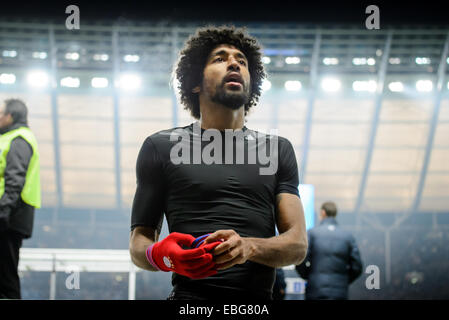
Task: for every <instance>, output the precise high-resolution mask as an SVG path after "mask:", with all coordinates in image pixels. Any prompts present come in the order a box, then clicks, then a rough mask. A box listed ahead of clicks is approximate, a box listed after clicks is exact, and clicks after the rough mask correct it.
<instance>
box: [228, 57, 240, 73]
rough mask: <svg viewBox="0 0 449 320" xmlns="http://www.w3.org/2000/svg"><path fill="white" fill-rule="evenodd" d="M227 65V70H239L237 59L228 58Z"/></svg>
mask: <svg viewBox="0 0 449 320" xmlns="http://www.w3.org/2000/svg"><path fill="white" fill-rule="evenodd" d="M229 60H230V61H229V65H228V70H232V71H240V65H239V63H238V61H237V59H235V58H233V57H230V58H229Z"/></svg>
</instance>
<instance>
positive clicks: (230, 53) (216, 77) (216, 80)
mask: <svg viewBox="0 0 449 320" xmlns="http://www.w3.org/2000/svg"><path fill="white" fill-rule="evenodd" d="M197 88H198V89H199V92H201V93H202V94H204V95H205V96H207V97H208V98H209V99H210V100H211V101H213V102H216V103H219V104H222V105H224V106H226V107H228V108H230V109H233V110H237V109H239V108H240V107H242V106H243V105H244V104H246V103H247V102H248V100H249V97H250V74H249V70H248V60H247V59H246V57H245V55H244V54H243V53H242V52H241V51H240V50H239V49H237V48H236V47H234V46H232V45H226V44H223V45H219V46H217V47H216V48H215V49H213V50H212V52H211V53H210V55H209V57H208V58H207V62H206V66H205V68H204V71H203V83H202V86H201V88H199V87H197Z"/></svg>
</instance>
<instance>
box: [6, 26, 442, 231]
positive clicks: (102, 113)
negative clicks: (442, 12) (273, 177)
mask: <svg viewBox="0 0 449 320" xmlns="http://www.w3.org/2000/svg"><path fill="white" fill-rule="evenodd" d="M237 26H238V25H237ZM197 27H199V25H195V24H191V23H182V24H178V25H175V24H170V23H166V24H164V23H158V24H142V23H135V24H131V23H129V22H127V23H123V24H114V25H111V24H109V25H108V24H107V23H102V22H98V23H96V24H94V23H91V24H86V23H83V25H82V27H81V29H80V30H68V29H66V27H65V25H63V24H62V23H61V24H54V23H46V22H29V23H27V22H17V21H2V22H0V53H3V55H2V56H0V74H14V75H15V77H16V81H15V83H14V84H0V99H1V100H3V99H6V98H8V97H10V96H17V97H21V98H23V99H25V100H26V102H27V103H28V105H29V108H30V124H31V127H32V129H33V130H34V132H35V133H36V135H37V137H38V141H39V146H40V149H41V166H42V168H41V172H42V181H43V193H44V194H43V197H44V198H43V205H44V206H45V207H46V208H62V209H63V208H79V209H80V210H81V209H90V208H96V209H107V210H115V209H118V210H126V211H129V208H130V206H131V202H132V197H133V194H134V191H135V172H134V170H135V161H136V158H137V152H138V150H139V148H140V146H141V144H142V142H143V140H144V139H145V137H146V136H148V135H151V134H152V133H154V132H156V131H159V130H162V129H167V128H169V127H173V126H182V125H186V124H188V123H190V122H192V121H193V119H192V118H191V117H190V116H189V115H188V114H187V113H186V111H185V110H183V108H182V106H181V105H179V103H178V102H177V100H176V95H175V93H174V92H173V90H172V89H171V87H170V85H169V82H170V76H171V72H172V69H173V64H174V63H175V62H176V58H177V55H178V53H179V50H180V49H181V48H182V46H183V43H184V41H185V40H186V39H187V38H188V36H189V35H191V34H193V33H194V31H195V30H196V28H197ZM246 27H247V30H248V32H249V33H250V34H251V35H253V36H255V37H256V38H257V39H258V40H259V42H260V43H261V45H262V47H263V53H264V56H265V57H266V58H269V63H268V59H267V60H266V61H267V64H266V65H265V66H266V69H267V72H268V75H269V78H268V80H269V81H270V82H271V84H272V86H271V89H270V90H267V91H265V92H264V93H263V95H262V98H261V100H260V103H259V105H258V106H256V107H255V108H254V110H251V112H250V114H249V116H248V123H247V126H248V127H250V128H253V129H258V130H261V131H264V130H268V129H269V128H278V129H279V134H280V135H281V136H284V137H286V138H288V139H289V140H290V141H291V142H292V144H293V145H294V147H295V151H296V156H297V161H298V165H299V169H300V179H301V183H307V184H313V185H315V188H316V207H317V208H318V207H319V205H320V204H321V202H323V201H325V200H334V201H335V202H336V203H337V204H338V206H339V208H340V211H341V212H342V213H352V214H355V215H356V216H357V219H364V218H363V217H364V216H368V215H369V214H373V213H374V214H382V213H385V214H393V215H395V216H397V217H398V219H396V220H395V221H396V222H395V223H394V224H393V225H398V224H400V223H401V221H402V220H403V219H405V218H406V217H408V216H409V215H410V214H426V213H430V214H435V213H447V212H448V209H447V208H448V207H449V165H448V163H449V139H448V137H449V93H448V92H449V85H448V80H449V77H448V64H449V60H448V43H449V30H448V29H444V28H441V27H438V26H422V27H413V28H412V27H408V26H403V27H400V26H395V27H394V28H385V29H381V30H365V29H361V28H360V27H359V26H357V27H356V26H345V25H341V26H339V25H336V26H332V27H326V26H308V25H304V26H301V25H296V24H285V25H283V24H269V23H266V24H263V23H251V24H248V25H246ZM39 53H42V54H41V56H39ZM74 53H75V54H76V59H72V58H73V57H71V56H70V55H72V54H74ZM127 56H128V58H126V57H127ZM288 57H290V58H291V57H294V58H295V59H296V60H295V59H294V60H293V61H294V63H287V60H286V58H288ZM134 59H136V60H137V61H133V60H134ZM325 59H327V60H325ZM329 59H330V60H329ZM357 59H358V60H357ZM31 69H41V70H46V71H47V72H48V73H49V79H50V84H51V85H49V86H48V87H47V88H44V89H42V90H39V91H36V90H34V89H33V90H31V89H30V88H29V87H28V86H27V84H26V75H27V72H28V71H29V70H31ZM129 72H132V73H137V74H139V75H140V76H141V78H142V88H141V90H140V91H138V92H134V93H124V92H122V91H121V90H120V89H119V88H117V87H116V86H115V85H114V84H115V83H116V81H117V80H118V79H119V77H120V75H121V74H122V73H129ZM328 76H331V77H334V78H338V79H339V80H340V81H341V90H340V91H339V92H331V93H330V92H325V91H323V89H322V88H321V86H320V84H321V81H322V80H323V79H324V78H325V77H328ZM64 77H77V78H78V79H79V87H77V88H67V87H62V86H61V83H60V81H61V79H62V78H64ZM93 77H104V78H106V79H108V85H107V86H106V88H101V89H96V88H92V86H91V80H92V78H93ZM419 80H427V83H429V81H431V82H432V87H431V88H430V91H428V92H418V91H417V88H416V86H415V85H416V82H417V81H419ZM285 81H300V82H301V90H299V91H294V92H292V91H286V89H285V87H284V83H285ZM354 81H374V82H375V83H376V87H375V89H374V90H371V91H367V92H355V91H354V90H353V88H352V87H351V85H354V83H353V82H354ZM399 81H400V82H402V83H403V90H402V91H401V92H395V91H392V90H390V89H389V85H390V84H391V83H392V82H399ZM373 223H374V224H376V222H373Z"/></svg>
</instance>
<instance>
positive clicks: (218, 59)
mask: <svg viewBox="0 0 449 320" xmlns="http://www.w3.org/2000/svg"><path fill="white" fill-rule="evenodd" d="M215 61H224V60H223V58H220V57H218V58H216V59H215V60H214V62H215Z"/></svg>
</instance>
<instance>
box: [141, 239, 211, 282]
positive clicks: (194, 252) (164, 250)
mask: <svg viewBox="0 0 449 320" xmlns="http://www.w3.org/2000/svg"><path fill="white" fill-rule="evenodd" d="M194 241H195V238H194V237H193V236H191V235H189V234H184V233H178V232H173V233H171V234H169V235H168V236H167V237H166V238H165V239H163V240H161V241H159V242H156V243H154V244H153V245H151V246H149V247H148V249H147V250H146V257H147V260H148V261H149V263H150V264H151V265H153V266H154V267H155V268H157V269H158V270H161V271H165V272H168V271H172V272H176V273H178V274H180V275H183V276H186V277H189V278H192V279H201V278H206V277H210V276H212V275H214V274H216V273H217V270H216V265H215V263H214V261H213V258H212V254H211V253H210V251H212V250H213V248H215V246H217V245H218V243H210V244H208V245H204V246H201V247H199V248H194V249H183V246H187V247H191V246H192V243H193V242H194Z"/></svg>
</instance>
